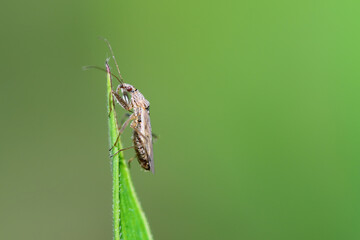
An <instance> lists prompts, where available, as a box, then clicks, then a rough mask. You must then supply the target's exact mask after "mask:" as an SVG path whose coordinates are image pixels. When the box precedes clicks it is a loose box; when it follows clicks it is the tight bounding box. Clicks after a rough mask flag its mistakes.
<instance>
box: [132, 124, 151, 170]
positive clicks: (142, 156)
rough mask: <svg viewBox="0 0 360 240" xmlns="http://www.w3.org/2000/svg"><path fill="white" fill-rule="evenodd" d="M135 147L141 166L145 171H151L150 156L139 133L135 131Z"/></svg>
mask: <svg viewBox="0 0 360 240" xmlns="http://www.w3.org/2000/svg"><path fill="white" fill-rule="evenodd" d="M133 141H134V146H135V152H136V155H137V159H138V161H139V164H140V165H141V167H142V168H144V169H145V170H150V159H149V155H148V153H147V152H146V149H145V148H144V143H143V141H142V139H141V138H140V136H139V135H138V133H137V132H136V131H134V138H133Z"/></svg>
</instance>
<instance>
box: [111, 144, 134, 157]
mask: <svg viewBox="0 0 360 240" xmlns="http://www.w3.org/2000/svg"><path fill="white" fill-rule="evenodd" d="M131 148H134V146H131V147H127V148H123V149H120V150H119V151H117V152H116V153H114V154H113V155H110V157H111V158H112V157H114V156H115V155H116V154H118V153H119V152H121V151H125V150H128V149H131Z"/></svg>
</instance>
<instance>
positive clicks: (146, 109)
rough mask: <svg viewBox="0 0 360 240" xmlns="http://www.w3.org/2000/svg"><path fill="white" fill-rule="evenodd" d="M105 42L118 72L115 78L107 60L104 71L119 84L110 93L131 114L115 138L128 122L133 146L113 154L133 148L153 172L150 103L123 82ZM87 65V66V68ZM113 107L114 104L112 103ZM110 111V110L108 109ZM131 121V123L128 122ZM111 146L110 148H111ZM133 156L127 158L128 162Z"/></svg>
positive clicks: (141, 161)
mask: <svg viewBox="0 0 360 240" xmlns="http://www.w3.org/2000/svg"><path fill="white" fill-rule="evenodd" d="M104 41H105V42H106V43H107V45H108V47H109V50H110V52H111V55H112V58H113V59H114V62H115V65H116V68H117V71H118V73H119V78H117V77H116V76H115V75H114V74H112V73H111V71H110V66H109V64H108V60H107V61H106V63H105V65H106V72H107V73H108V74H110V77H111V76H114V77H115V78H116V79H117V80H118V81H119V83H120V84H119V85H118V87H117V88H116V91H114V90H112V95H113V97H114V99H115V100H116V102H117V103H118V104H119V105H120V106H121V107H122V108H124V109H125V110H127V111H129V112H130V113H131V114H130V116H129V117H128V119H127V120H126V121H125V122H124V123H123V125H122V126H121V128H120V130H119V134H118V137H117V139H116V142H115V144H114V146H115V145H116V143H117V142H118V140H119V138H120V135H121V134H122V133H123V131H124V130H125V128H126V127H127V126H128V125H129V124H130V127H131V128H132V129H133V130H134V131H133V136H132V140H133V144H134V145H133V146H132V147H128V148H124V149H120V150H119V151H118V152H116V153H115V154H113V155H112V156H114V155H116V154H117V153H119V152H120V151H123V150H127V149H130V148H134V149H135V152H136V157H137V159H138V162H139V164H140V166H141V167H142V168H143V169H145V170H151V171H152V172H153V173H154V154H153V140H152V131H151V124H150V103H149V101H148V100H146V99H145V97H144V96H143V95H142V94H141V93H140V91H139V90H138V89H136V88H135V87H134V86H132V85H130V84H128V83H124V81H123V78H122V76H121V73H120V69H119V66H118V64H117V62H116V59H115V55H114V53H113V51H112V48H111V45H110V43H109V42H108V41H107V40H106V39H104ZM89 67H91V68H97V69H100V70H104V69H102V68H99V67H94V66H89ZM89 67H87V68H89ZM114 107H115V105H114ZM110 111H111V110H110ZM130 122H131V123H130ZM111 149H112V148H110V150H111ZM133 159H134V158H132V159H130V160H129V163H130V162H131V161H132V160H133Z"/></svg>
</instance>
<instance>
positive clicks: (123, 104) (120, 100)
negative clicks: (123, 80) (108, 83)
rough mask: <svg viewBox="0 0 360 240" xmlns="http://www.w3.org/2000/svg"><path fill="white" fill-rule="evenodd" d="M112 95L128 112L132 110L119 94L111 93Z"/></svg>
mask: <svg viewBox="0 0 360 240" xmlns="http://www.w3.org/2000/svg"><path fill="white" fill-rule="evenodd" d="M111 93H112V95H113V96H114V98H115V99H116V101H117V102H118V103H119V104H120V105H121V106H122V107H123V108H124V109H125V110H127V111H130V110H131V109H132V106H131V105H130V104H129V103H127V102H126V101H125V100H124V99H123V98H122V97H121V96H120V95H119V94H118V93H117V92H114V91H113V90H112V91H111Z"/></svg>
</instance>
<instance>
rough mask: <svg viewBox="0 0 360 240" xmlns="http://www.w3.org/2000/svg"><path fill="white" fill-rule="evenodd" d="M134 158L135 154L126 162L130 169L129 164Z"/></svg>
mask: <svg viewBox="0 0 360 240" xmlns="http://www.w3.org/2000/svg"><path fill="white" fill-rule="evenodd" d="M135 158H136V154H135V156H133V157H132V158H130V159H129V160H128V161H127V163H128V166H129V168H130V163H131V162H132V161H134V159H135Z"/></svg>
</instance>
